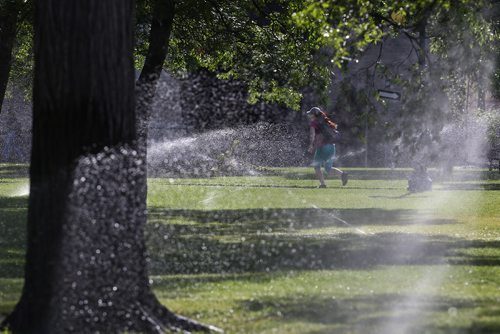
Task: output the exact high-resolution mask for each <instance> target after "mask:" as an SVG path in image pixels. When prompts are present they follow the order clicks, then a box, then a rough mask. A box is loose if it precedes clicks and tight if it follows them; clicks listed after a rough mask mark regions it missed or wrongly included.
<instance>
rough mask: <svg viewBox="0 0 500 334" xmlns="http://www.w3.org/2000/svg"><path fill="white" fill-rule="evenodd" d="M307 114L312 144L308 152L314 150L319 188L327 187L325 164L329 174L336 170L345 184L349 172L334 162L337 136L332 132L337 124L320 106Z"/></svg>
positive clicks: (313, 164)
mask: <svg viewBox="0 0 500 334" xmlns="http://www.w3.org/2000/svg"><path fill="white" fill-rule="evenodd" d="M307 115H308V116H309V120H310V123H309V128H310V130H309V133H310V145H309V149H308V152H309V153H313V152H314V159H313V162H312V166H313V167H314V171H315V172H316V177H317V178H318V180H319V187H318V188H326V184H325V176H324V175H323V173H322V171H321V166H324V168H325V172H326V175H327V176H332V175H333V174H334V172H336V173H339V174H340V180H341V181H342V185H343V186H345V185H346V184H347V181H348V175H347V173H346V172H343V171H342V170H340V169H338V168H336V167H333V162H334V160H335V142H336V139H337V138H335V136H334V135H332V134H331V133H333V132H335V129H337V124H336V123H334V122H333V121H332V120H331V119H330V118H329V117H328V115H327V114H326V113H325V112H323V111H322V110H321V109H320V108H318V107H313V108H311V109H310V110H309V111H307Z"/></svg>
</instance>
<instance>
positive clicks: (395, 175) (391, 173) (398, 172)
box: [268, 168, 495, 182]
mask: <svg viewBox="0 0 500 334" xmlns="http://www.w3.org/2000/svg"><path fill="white" fill-rule="evenodd" d="M347 172H348V173H349V178H350V179H352V180H407V179H408V177H409V176H410V175H411V173H412V169H393V170H391V169H383V168H381V169H370V168H366V169H353V170H349V169H348V170H347ZM268 174H270V175H276V176H283V177H284V178H285V179H291V180H315V179H316V176H315V175H314V172H313V169H312V168H311V170H310V171H309V170H307V171H306V170H304V171H292V172H288V171H287V170H277V171H271V172H268ZM429 175H430V176H431V178H432V179H433V180H434V181H438V182H440V181H453V180H458V181H477V180H488V179H495V178H494V177H493V176H492V174H491V172H488V171H486V170H483V171H479V170H456V171H454V172H453V173H451V174H446V175H443V174H442V173H441V172H439V171H438V170H429Z"/></svg>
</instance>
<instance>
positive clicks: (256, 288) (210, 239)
mask: <svg viewBox="0 0 500 334" xmlns="http://www.w3.org/2000/svg"><path fill="white" fill-rule="evenodd" d="M349 172H350V175H351V180H350V181H349V183H348V185H347V186H346V187H341V186H340V181H339V180H337V179H336V180H329V181H328V185H329V188H327V189H316V188H315V186H316V185H317V181H315V180H314V177H313V175H312V170H310V169H302V168H297V169H273V170H272V171H271V172H269V171H267V172H266V173H264V174H263V175H260V176H252V177H224V178H209V179H207V178H198V179H166V178H157V179H150V181H149V196H148V207H149V224H148V228H147V242H148V247H149V250H150V258H151V261H150V264H151V267H150V273H151V280H152V286H153V289H154V291H155V292H156V294H157V296H158V297H159V298H160V300H161V301H162V302H163V303H164V304H165V305H167V306H168V307H169V308H170V309H172V310H174V311H175V312H178V313H180V314H182V315H185V316H188V317H192V318H195V319H197V320H199V321H202V322H205V323H209V324H212V325H215V326H218V327H221V328H223V329H224V330H225V331H226V332H227V333H500V181H498V180H487V179H485V176H486V174H487V173H485V172H484V171H478V170H463V171H462V170H459V171H456V172H455V173H454V174H453V176H452V177H447V178H446V180H440V182H437V183H435V185H434V190H433V191H431V192H424V193H416V194H408V193H407V192H406V181H405V177H406V176H407V175H408V174H409V173H410V171H409V170H393V171H391V170H387V169H350V170H349ZM11 174H12V175H9V176H8V177H4V178H2V179H1V180H0V201H1V203H0V217H1V219H0V313H6V312H8V311H9V310H10V309H11V308H12V307H13V305H14V304H15V302H16V299H17V298H18V297H19V293H20V289H21V286H22V279H21V277H22V263H23V258H22V256H23V252H24V249H23V245H24V243H23V240H24V232H23V231H24V227H23V226H24V222H25V219H26V197H22V196H21V197H19V196H17V195H19V194H21V195H22V191H21V190H20V189H21V188H22V187H23V185H25V184H26V183H27V180H26V179H24V178H16V177H17V176H18V175H17V174H15V173H11Z"/></svg>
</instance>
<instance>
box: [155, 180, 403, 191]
mask: <svg viewBox="0 0 500 334" xmlns="http://www.w3.org/2000/svg"><path fill="white" fill-rule="evenodd" d="M332 181H333V182H335V181H337V182H338V185H333V184H332V183H333V182H332ZM327 182H328V186H327V188H328V189H374V190H377V189H378V190H389V189H390V190H401V189H404V188H402V187H399V188H397V187H370V186H367V187H351V186H347V187H345V186H341V185H340V180H330V179H329V180H327ZM163 184H164V185H167V186H174V187H178V186H185V187H186V186H189V187H192V186H196V187H215V188H219V187H225V188H287V189H317V188H318V186H317V185H315V186H300V185H293V184H291V185H283V184H251V183H208V184H207V183H205V184H203V183H170V182H164V183H163ZM318 191H324V189H318Z"/></svg>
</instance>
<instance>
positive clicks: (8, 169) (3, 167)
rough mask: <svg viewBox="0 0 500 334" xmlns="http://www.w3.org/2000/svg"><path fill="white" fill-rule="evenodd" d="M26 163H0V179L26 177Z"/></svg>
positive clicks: (27, 169)
mask: <svg viewBox="0 0 500 334" xmlns="http://www.w3.org/2000/svg"><path fill="white" fill-rule="evenodd" d="M28 174H29V165H28V164H4V163H2V164H0V179H2V178H6V179H11V178H20V177H28Z"/></svg>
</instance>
